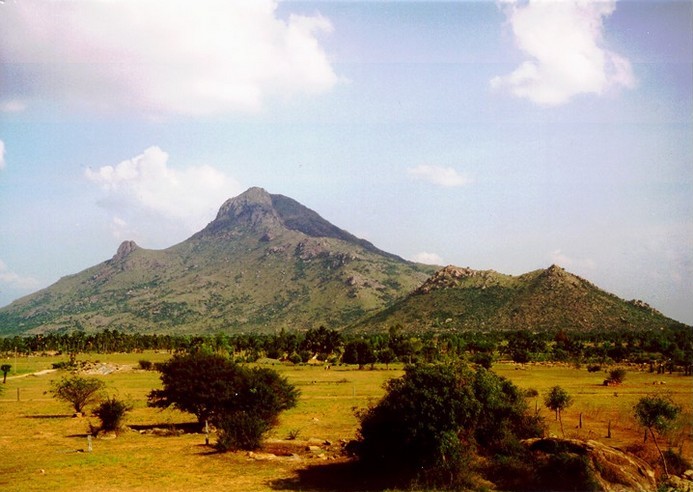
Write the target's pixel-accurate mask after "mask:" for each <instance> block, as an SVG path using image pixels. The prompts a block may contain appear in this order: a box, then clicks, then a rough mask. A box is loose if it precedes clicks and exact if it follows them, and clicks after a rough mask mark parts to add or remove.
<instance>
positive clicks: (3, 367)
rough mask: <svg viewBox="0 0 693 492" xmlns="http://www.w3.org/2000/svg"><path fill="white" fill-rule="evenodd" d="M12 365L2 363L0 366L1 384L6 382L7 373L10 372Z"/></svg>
mask: <svg viewBox="0 0 693 492" xmlns="http://www.w3.org/2000/svg"><path fill="white" fill-rule="evenodd" d="M10 369H12V366H11V365H10V364H3V365H1V366H0V371H2V384H5V383H6V382H7V373H8V372H10Z"/></svg>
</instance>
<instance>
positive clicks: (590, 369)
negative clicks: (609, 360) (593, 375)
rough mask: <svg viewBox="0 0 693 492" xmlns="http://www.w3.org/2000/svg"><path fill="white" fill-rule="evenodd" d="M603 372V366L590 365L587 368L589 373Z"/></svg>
mask: <svg viewBox="0 0 693 492" xmlns="http://www.w3.org/2000/svg"><path fill="white" fill-rule="evenodd" d="M601 370H602V366H601V365H599V364H590V365H588V366H587V372H599V371H601Z"/></svg>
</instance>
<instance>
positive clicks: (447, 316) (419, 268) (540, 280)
mask: <svg viewBox="0 0 693 492" xmlns="http://www.w3.org/2000/svg"><path fill="white" fill-rule="evenodd" d="M320 325H325V326H326V327H329V328H336V329H341V328H349V329H351V330H356V331H361V330H363V331H383V330H387V329H388V328H389V327H392V326H401V327H402V328H403V329H405V330H411V331H419V330H439V331H441V330H442V331H451V330H452V331H456V330H496V329H501V330H510V329H530V330H544V329H565V330H608V329H612V328H615V327H626V328H629V329H659V328H662V327H667V326H679V327H681V326H685V325H682V324H681V323H677V322H676V321H673V320H671V319H669V318H666V317H664V316H663V315H661V314H660V313H658V312H656V311H654V310H653V309H651V308H649V306H647V305H646V304H645V303H643V302H641V301H631V302H626V301H624V300H622V299H619V298H618V297H616V296H614V295H612V294H609V293H608V292H605V291H603V290H600V289H599V288H597V287H596V286H594V285H592V284H591V283H589V282H588V281H586V280H584V279H582V278H580V277H578V276H576V275H573V274H571V273H569V272H566V271H565V270H564V269H562V268H561V267H559V266H557V265H552V266H551V267H549V268H547V269H545V270H537V271H534V272H529V273H526V274H524V275H520V276H511V275H504V274H502V273H498V272H495V271H493V270H485V271H479V270H473V269H471V268H460V267H456V266H453V265H450V266H447V267H444V268H442V269H440V270H438V271H436V270H435V267H431V266H426V265H421V264H417V263H411V262H408V261H405V260H403V259H402V258H400V257H398V256H396V255H393V254H390V253H386V252H384V251H381V250H379V249H378V248H376V247H375V246H374V245H373V244H371V243H370V242H368V241H366V240H364V239H359V238H357V237H356V236H354V235H352V234H350V233H349V232H347V231H345V230H343V229H340V228H339V227H337V226H334V225H333V224H331V223H330V222H328V221H327V220H325V219H323V218H322V217H320V215H318V214H317V213H316V212H314V211H313V210H310V209H309V208H307V207H305V206H303V205H301V204H300V203H298V202H297V201H295V200H293V199H291V198H288V197H285V196H283V195H273V194H270V193H267V192H266V191H265V190H263V189H262V188H250V189H249V190H247V191H246V192H244V193H242V194H241V195H238V196H236V197H234V198H231V199H229V200H227V201H226V202H225V203H224V204H223V205H222V206H221V208H220V209H219V212H218V213H217V216H216V218H215V219H214V220H213V221H212V222H210V223H209V224H208V225H207V226H206V227H205V228H204V229H202V230H201V231H200V232H198V233H196V234H194V235H193V236H192V237H190V238H189V239H187V240H185V241H183V242H181V243H179V244H176V245H174V246H171V247H170V248H167V249H164V250H150V249H145V248H142V247H140V246H138V245H137V244H136V243H135V242H134V241H124V242H123V243H122V244H121V245H120V246H119V247H118V250H117V251H116V253H115V254H114V255H113V257H111V258H110V259H109V260H106V261H104V262H102V263H100V264H98V265H95V266H93V267H91V268H88V269H86V270H84V271H82V272H80V273H77V274H75V275H70V276H67V277H64V278H62V279H60V280H59V281H58V282H56V283H55V284H53V285H51V286H50V287H47V288H46V289H43V290H40V291H38V292H36V293H34V294H31V295H29V296H26V297H24V298H22V299H19V300H17V301H15V302H13V303H12V304H10V305H9V306H7V307H5V308H3V309H0V336H2V335H11V334H20V333H41V332H45V331H52V330H57V331H70V330H80V331H97V330H102V329H105V328H109V329H118V330H123V331H137V332H143V333H144V332H150V333H151V332H157V333H215V332H220V331H223V332H227V333H242V332H268V331H270V332H274V331H276V330H280V329H286V330H303V329H307V328H312V327H318V326H320Z"/></svg>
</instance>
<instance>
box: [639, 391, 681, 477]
mask: <svg viewBox="0 0 693 492" xmlns="http://www.w3.org/2000/svg"><path fill="white" fill-rule="evenodd" d="M633 409H634V410H635V418H636V419H637V420H638V422H639V423H640V424H641V425H642V426H643V427H645V429H646V431H645V437H647V431H648V430H649V431H650V435H651V436H652V442H653V443H654V445H655V447H656V448H657V452H658V453H659V457H660V459H661V460H662V466H663V467H664V474H665V475H666V476H667V477H668V476H669V470H668V469H667V462H666V459H664V454H663V453H662V450H661V449H660V448H659V444H658V443H657V437H656V436H655V433H654V431H655V430H656V431H657V432H659V433H662V432H664V431H666V430H667V429H668V428H669V427H670V426H671V424H672V423H673V422H674V421H675V420H676V418H677V417H678V415H679V413H681V407H680V406H678V405H676V404H675V403H674V402H673V401H671V399H670V398H667V397H664V396H659V395H650V396H644V397H642V398H640V400H638V403H636V405H635V407H633Z"/></svg>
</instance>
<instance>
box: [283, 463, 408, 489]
mask: <svg viewBox="0 0 693 492" xmlns="http://www.w3.org/2000/svg"><path fill="white" fill-rule="evenodd" d="M269 486H270V487H271V488H272V490H297V491H298V490H300V491H305V492H310V491H313V492H321V491H337V492H368V491H378V490H386V489H391V488H393V487H396V486H397V484H396V483H394V482H393V480H392V479H387V478H384V477H382V476H378V475H375V474H373V473H368V472H366V471H365V470H364V469H363V467H362V466H359V463H358V462H356V461H340V462H337V463H329V464H320V465H310V466H308V467H306V468H303V469H301V470H298V471H296V476H294V477H291V478H283V479H278V480H272V481H270V482H269Z"/></svg>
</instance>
